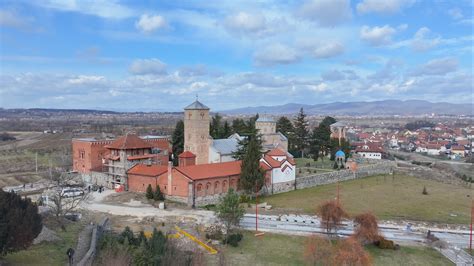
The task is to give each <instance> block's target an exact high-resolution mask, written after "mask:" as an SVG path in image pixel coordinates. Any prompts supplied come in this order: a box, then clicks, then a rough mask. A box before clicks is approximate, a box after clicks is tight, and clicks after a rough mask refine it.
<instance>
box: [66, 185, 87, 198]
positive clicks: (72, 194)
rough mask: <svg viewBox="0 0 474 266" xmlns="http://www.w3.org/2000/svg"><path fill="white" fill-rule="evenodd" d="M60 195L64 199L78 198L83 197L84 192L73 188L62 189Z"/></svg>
mask: <svg viewBox="0 0 474 266" xmlns="http://www.w3.org/2000/svg"><path fill="white" fill-rule="evenodd" d="M61 195H63V196H64V197H66V198H69V197H79V196H82V195H84V191H83V190H82V189H80V188H75V187H72V188H63V190H62V191H61Z"/></svg>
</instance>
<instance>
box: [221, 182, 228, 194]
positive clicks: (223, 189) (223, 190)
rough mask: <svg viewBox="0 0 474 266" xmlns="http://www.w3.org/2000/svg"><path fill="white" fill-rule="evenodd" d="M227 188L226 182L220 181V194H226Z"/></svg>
mask: <svg viewBox="0 0 474 266" xmlns="http://www.w3.org/2000/svg"><path fill="white" fill-rule="evenodd" d="M227 190H228V187H227V181H226V180H224V181H222V192H227Z"/></svg>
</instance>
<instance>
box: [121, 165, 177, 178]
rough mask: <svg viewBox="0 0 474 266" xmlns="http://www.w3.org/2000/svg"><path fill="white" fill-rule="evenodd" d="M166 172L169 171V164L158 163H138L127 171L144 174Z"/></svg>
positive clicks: (157, 174) (155, 174) (151, 174)
mask: <svg viewBox="0 0 474 266" xmlns="http://www.w3.org/2000/svg"><path fill="white" fill-rule="evenodd" d="M166 172H168V167H167V166H164V165H156V164H152V165H147V164H137V165H135V166H134V167H132V168H130V170H128V171H127V173H128V174H132V175H143V176H160V175H162V174H164V173H166Z"/></svg>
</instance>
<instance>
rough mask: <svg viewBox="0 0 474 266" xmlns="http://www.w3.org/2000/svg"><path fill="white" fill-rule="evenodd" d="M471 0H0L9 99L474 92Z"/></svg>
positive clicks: (0, 44) (72, 104)
mask: <svg viewBox="0 0 474 266" xmlns="http://www.w3.org/2000/svg"><path fill="white" fill-rule="evenodd" d="M473 8H474V2H473V1H472V0H452V1H448V0H444V1H441V0H439V1H437V0H353V1H350V0H308V1H270V0H261V1H240V0H229V1H224V0H219V1H179V0H178V1H143V2H139V1H132V0H130V1H102V0H95V1H94V0H87V1H79V0H77V1H74V0H31V1H19V0H16V1H5V0H0V38H1V39H0V58H1V62H0V107H4V108H16V107H24V108H30V107H43V108H100V109H111V110H129V111H134V110H159V111H177V110H180V109H181V108H182V107H183V106H185V105H186V104H187V103H189V102H191V101H192V100H193V99H194V98H195V96H196V94H198V95H199V98H200V99H201V100H202V101H203V102H205V103H206V104H207V105H209V106H210V107H211V108H212V109H214V110H225V109H231V108H237V107H245V106H258V105H278V104H285V103H292V102H296V103H304V104H317V103H328V102H333V101H374V100H382V99H402V100H403V99H424V100H429V101H434V102H442V101H443V102H444V101H446V102H452V103H473V65H472V61H473V26H474V24H473V23H474V22H473V15H472V10H473Z"/></svg>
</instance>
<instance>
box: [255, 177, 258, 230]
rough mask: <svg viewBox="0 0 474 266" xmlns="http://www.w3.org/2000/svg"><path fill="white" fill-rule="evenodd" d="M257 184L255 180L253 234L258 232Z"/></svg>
mask: <svg viewBox="0 0 474 266" xmlns="http://www.w3.org/2000/svg"><path fill="white" fill-rule="evenodd" d="M257 189H258V186H257V181H255V234H257V233H258V190H257Z"/></svg>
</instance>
